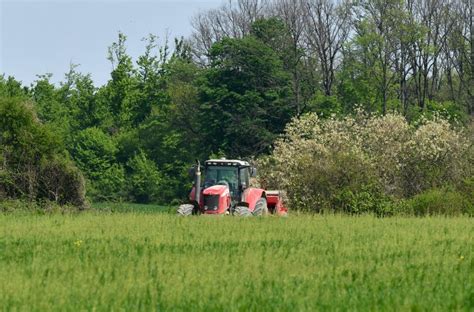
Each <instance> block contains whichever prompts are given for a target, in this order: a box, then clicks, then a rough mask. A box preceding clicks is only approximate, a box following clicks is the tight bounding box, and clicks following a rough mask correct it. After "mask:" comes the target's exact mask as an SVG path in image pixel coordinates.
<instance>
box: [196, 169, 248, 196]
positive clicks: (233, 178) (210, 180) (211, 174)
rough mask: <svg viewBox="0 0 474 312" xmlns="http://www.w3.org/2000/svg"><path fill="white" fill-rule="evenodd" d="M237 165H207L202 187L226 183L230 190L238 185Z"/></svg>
mask: <svg viewBox="0 0 474 312" xmlns="http://www.w3.org/2000/svg"><path fill="white" fill-rule="evenodd" d="M238 180H239V179H238V173H237V167H230V166H208V167H207V168H206V173H205V180H204V188H206V187H210V186H213V185H216V184H223V185H228V186H229V189H230V191H231V192H233V191H234V190H237V187H238V182H239V181H238Z"/></svg>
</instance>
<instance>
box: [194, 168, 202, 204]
mask: <svg viewBox="0 0 474 312" xmlns="http://www.w3.org/2000/svg"><path fill="white" fill-rule="evenodd" d="M196 166H197V168H196V171H195V174H194V187H195V189H196V193H195V194H196V195H195V198H194V199H195V200H196V202H197V204H198V206H199V205H200V203H201V202H200V200H201V163H200V162H199V160H197V159H196Z"/></svg>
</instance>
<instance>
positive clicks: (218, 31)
mask: <svg viewBox="0 0 474 312" xmlns="http://www.w3.org/2000/svg"><path fill="white" fill-rule="evenodd" d="M268 5H269V4H268V0H237V1H232V0H228V2H227V3H225V4H224V5H222V6H221V7H220V8H218V9H214V10H209V11H206V12H201V13H199V14H197V15H196V16H195V17H194V18H193V19H192V21H191V25H192V27H193V28H194V32H193V34H192V36H191V41H192V43H193V46H194V54H195V57H196V59H198V60H200V61H201V62H202V63H206V62H207V60H208V57H209V51H210V49H211V47H212V44H213V43H214V42H217V41H219V40H221V39H222V38H224V37H232V38H242V37H243V36H245V35H248V34H249V33H250V30H251V25H252V23H253V22H255V21H256V20H257V19H260V18H263V17H264V16H265V12H266V10H268Z"/></svg>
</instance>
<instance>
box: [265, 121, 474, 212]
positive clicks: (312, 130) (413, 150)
mask: <svg viewBox="0 0 474 312" xmlns="http://www.w3.org/2000/svg"><path fill="white" fill-rule="evenodd" d="M470 140H472V138H470V137H469V136H468V135H466V133H464V130H462V129H456V128H453V127H452V126H451V125H450V124H449V123H448V122H447V121H446V120H445V119H442V118H440V117H436V118H432V119H431V120H427V119H425V120H422V121H420V122H419V124H417V125H410V124H408V122H407V121H406V119H405V118H404V117H403V116H401V115H399V114H387V115H385V116H370V115H366V114H364V113H362V112H358V113H357V114H356V115H355V116H347V117H344V118H341V119H338V118H335V117H331V118H329V119H320V118H319V117H318V116H317V115H316V114H308V115H305V116H303V117H301V118H299V119H294V120H293V121H292V122H291V123H289V124H288V125H287V127H286V130H285V134H284V135H283V137H282V138H281V139H279V140H277V141H276V143H275V148H274V151H273V153H272V155H270V156H268V157H264V158H261V159H260V160H259V161H258V162H259V166H260V175H261V178H260V179H261V180H260V183H261V185H262V186H264V187H267V188H278V189H283V190H286V191H287V194H288V200H289V204H290V205H291V207H292V208H293V209H301V210H313V211H321V210H327V209H330V210H333V211H344V212H350V213H364V212H372V213H377V214H390V213H392V212H393V211H395V210H397V209H394V207H395V206H396V205H397V203H400V202H402V200H403V199H405V198H410V197H412V196H414V195H416V194H420V193H422V192H424V191H426V190H429V189H433V188H441V187H443V186H445V185H454V186H456V187H458V186H459V185H461V184H462V181H464V180H465V179H467V178H469V177H472V176H473V174H474V171H473V170H474V168H473V166H472V165H471V163H470V162H471V161H472V159H473V158H472V157H473V148H472V146H473V144H472V143H473V142H472V141H470Z"/></svg>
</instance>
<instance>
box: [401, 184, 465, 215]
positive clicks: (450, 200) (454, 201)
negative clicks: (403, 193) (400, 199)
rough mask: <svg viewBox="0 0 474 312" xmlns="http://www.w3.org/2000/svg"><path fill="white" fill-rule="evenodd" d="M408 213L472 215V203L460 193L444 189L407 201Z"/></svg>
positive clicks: (429, 191)
mask: <svg viewBox="0 0 474 312" xmlns="http://www.w3.org/2000/svg"><path fill="white" fill-rule="evenodd" d="M407 207H408V211H409V212H411V213H412V214H414V215H417V216H425V215H438V214H440V215H448V216H454V215H461V214H468V215H471V216H472V215H474V202H472V201H470V200H469V199H468V198H466V197H465V196H464V195H463V194H462V193H460V192H456V191H450V190H446V189H432V190H428V191H426V192H423V193H421V194H418V195H416V196H414V197H413V198H411V199H409V200H408V201H407Z"/></svg>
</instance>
